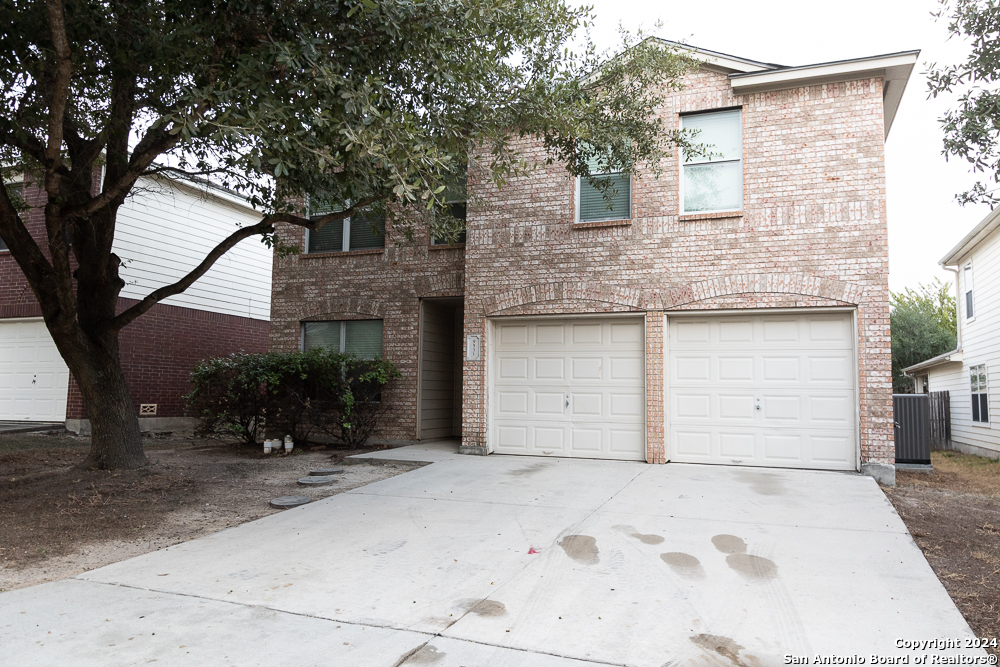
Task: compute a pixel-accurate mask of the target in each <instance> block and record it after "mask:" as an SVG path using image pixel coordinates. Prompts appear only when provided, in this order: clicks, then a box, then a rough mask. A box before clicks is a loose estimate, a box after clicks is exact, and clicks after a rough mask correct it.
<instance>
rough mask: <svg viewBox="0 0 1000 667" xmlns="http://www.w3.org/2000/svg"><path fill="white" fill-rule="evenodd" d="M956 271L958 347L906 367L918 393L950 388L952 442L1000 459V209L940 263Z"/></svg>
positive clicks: (905, 371)
mask: <svg viewBox="0 0 1000 667" xmlns="http://www.w3.org/2000/svg"><path fill="white" fill-rule="evenodd" d="M939 263H940V264H941V266H943V267H944V268H946V269H948V270H949V271H952V272H954V273H955V292H956V294H955V296H956V303H957V306H956V308H957V310H958V313H957V315H958V348H957V349H955V350H952V351H951V352H947V353H945V354H942V355H939V356H937V357H934V358H933V359H928V360H927V361H924V362H922V363H919V364H916V365H914V366H910V367H909V368H905V369H903V372H904V373H906V374H907V375H911V376H913V378H914V380H915V385H916V388H917V392H932V391H947V392H949V394H950V397H951V441H952V444H953V445H954V446H955V447H956V448H957V449H959V450H961V451H963V452H965V453H967V454H978V455H980V456H989V457H992V458H1000V418H998V417H1000V412H998V410H1000V403H998V401H997V398H996V394H995V391H994V390H993V388H994V387H997V386H1000V385H998V383H1000V373H998V370H1000V310H998V306H1000V209H996V210H994V211H992V212H991V213H990V214H989V215H988V216H986V218H985V219H984V220H983V221H982V222H980V223H979V224H978V225H977V226H976V228H975V229H973V230H972V231H971V232H969V234H968V235H967V236H966V237H965V238H964V239H962V240H961V241H960V242H959V243H958V245H956V246H955V247H954V248H952V250H951V251H950V252H949V253H948V254H947V255H945V257H944V258H943V259H942V260H941V261H940V262H939Z"/></svg>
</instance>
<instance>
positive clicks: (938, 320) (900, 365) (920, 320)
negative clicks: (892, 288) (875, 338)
mask: <svg viewBox="0 0 1000 667" xmlns="http://www.w3.org/2000/svg"><path fill="white" fill-rule="evenodd" d="M890 302H891V306H892V312H891V315H890V329H891V331H892V390H893V391H894V392H896V393H900V394H902V393H910V392H912V391H913V378H909V377H906V376H905V375H903V369H904V368H907V367H909V366H912V365H914V364H919V363H920V362H921V361H927V360H928V359H930V358H932V357H936V356H937V355H939V354H944V353H945V352H949V351H951V350H954V349H955V345H956V344H957V341H958V338H957V336H956V333H955V332H956V321H957V320H956V314H955V297H953V296H952V295H951V294H950V293H949V286H948V285H945V284H944V283H942V282H941V281H940V280H938V279H937V278H935V279H934V282H932V283H931V284H929V285H920V286H919V287H918V288H917V289H910V288H906V289H905V290H903V291H902V292H893V293H892V294H891V298H890Z"/></svg>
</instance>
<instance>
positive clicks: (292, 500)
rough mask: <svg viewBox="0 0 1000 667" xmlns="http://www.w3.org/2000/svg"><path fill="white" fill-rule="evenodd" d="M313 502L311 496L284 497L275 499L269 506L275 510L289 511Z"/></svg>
mask: <svg viewBox="0 0 1000 667" xmlns="http://www.w3.org/2000/svg"><path fill="white" fill-rule="evenodd" d="M311 502H312V498H310V497H309V496H282V497H280V498H275V499H274V500H272V501H271V502H270V503H269V504H270V505H271V507H273V508H275V509H279V510H287V509H291V508H293V507H298V506H299V505H305V504H306V503H311Z"/></svg>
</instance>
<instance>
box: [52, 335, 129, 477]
mask: <svg viewBox="0 0 1000 667" xmlns="http://www.w3.org/2000/svg"><path fill="white" fill-rule="evenodd" d="M102 339H103V340H101V341H100V342H98V343H96V344H95V343H94V342H93V341H90V342H91V344H90V345H88V346H87V347H88V349H86V350H85V351H81V350H72V351H70V353H69V354H65V353H64V354H63V358H65V359H66V362H67V365H68V366H69V367H70V371H71V372H72V373H73V378H74V379H75V380H76V383H77V385H78V386H79V387H80V393H81V394H82V395H83V407H84V409H85V410H86V412H87V417H89V418H90V432H91V439H90V443H91V444H90V454H89V455H88V456H87V459H86V461H84V463H83V466H84V467H86V468H97V469H101V470H131V469H135V468H141V467H143V466H145V465H147V464H148V463H149V462H148V460H147V459H146V453H145V451H143V447H142V437H141V434H140V432H139V415H138V414H137V413H136V409H135V406H134V405H133V404H132V397H131V395H130V393H129V389H128V384H127V383H126V382H125V373H124V372H123V371H122V366H121V358H120V357H119V355H118V334H117V332H108V333H107V334H105V336H102ZM57 342H58V341H57Z"/></svg>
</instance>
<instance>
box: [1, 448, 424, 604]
mask: <svg viewBox="0 0 1000 667" xmlns="http://www.w3.org/2000/svg"><path fill="white" fill-rule="evenodd" d="M89 446H90V442H89V438H81V437H76V436H72V435H67V434H65V433H59V434H54V435H53V434H44V433H25V434H7V435H4V434H0V508H2V510H0V591H3V590H13V589H15V588H22V587H24V586H31V585H34V584H40V583H43V582H46V581H53V580H56V579H62V578H64V577H69V576H73V575H76V574H79V573H81V572H85V571H87V570H92V569H94V568H97V567H101V566H103V565H108V564H110V563H115V562H117V561H120V560H123V559H125V558H131V557H133V556H138V555H140V554H144V553H147V552H150V551H156V550H157V549H162V548H164V547H169V546H171V545H173V544H177V543H179V542H184V541H186V540H191V539H194V538H196V537H199V536H201V535H206V534H209V533H214V532H217V531H219V530H222V529H224V528H229V527H230V526H236V525H239V524H241V523H246V522H247V521H253V520H254V519H259V518H261V517H263V516H267V515H269V514H274V513H275V512H280V511H283V510H276V509H273V508H271V507H270V506H269V505H268V501H270V500H271V499H272V498H277V497H279V496H290V495H304V496H309V497H311V498H313V499H314V500H319V499H320V498H325V497H327V496H331V495H334V494H337V493H343V492H344V491H349V490H350V489H355V488H357V487H359V486H364V485H365V484H370V483H372V482H376V481H378V480H381V479H386V478H388V477H392V476H394V475H398V474H400V473H403V472H406V471H408V470H412V469H413V468H414V465H413V464H407V463H395V462H389V463H384V464H380V463H367V462H359V463H355V462H353V461H350V460H348V461H346V462H345V461H344V457H345V456H349V455H351V454H358V453H361V452H363V451H371V448H369V449H366V450H359V449H356V450H344V449H327V450H325V451H305V450H300V449H298V448H296V449H295V450H293V453H292V454H290V455H285V454H271V455H270V456H265V455H264V453H263V450H259V451H258V450H256V449H253V450H251V449H248V448H247V447H245V446H241V445H235V444H232V443H221V442H218V441H214V440H203V439H194V438H186V439H185V438H164V439H159V438H150V439H147V440H145V447H146V454H147V456H148V457H149V459H150V462H151V465H150V466H149V467H148V468H146V469H143V470H133V471H124V472H115V473H110V472H103V471H92V470H80V469H79V468H78V467H77V466H78V465H79V463H80V462H81V461H82V460H83V458H84V456H85V455H86V453H87V450H88V448H89ZM329 467H342V468H343V470H344V473H343V474H341V475H337V477H338V481H337V482H336V483H334V484H333V485H331V486H320V487H308V488H307V487H303V486H300V485H299V484H298V483H297V480H298V478H300V477H305V476H307V475H308V474H309V471H310V470H314V469H317V468H329Z"/></svg>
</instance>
